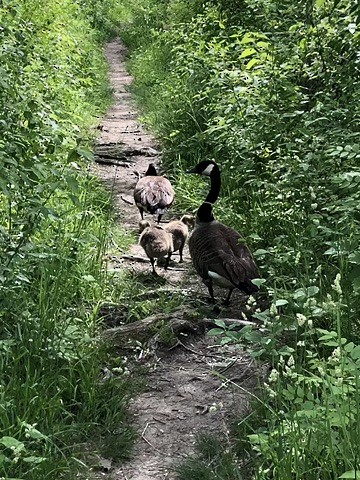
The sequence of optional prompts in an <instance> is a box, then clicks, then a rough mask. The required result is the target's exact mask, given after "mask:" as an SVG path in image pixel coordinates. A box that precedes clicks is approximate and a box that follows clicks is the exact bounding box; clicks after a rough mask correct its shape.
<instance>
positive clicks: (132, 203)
mask: <svg viewBox="0 0 360 480" xmlns="http://www.w3.org/2000/svg"><path fill="white" fill-rule="evenodd" d="M120 198H121V200H122V201H123V202H125V203H127V204H128V205H134V202H132V201H131V200H127V199H126V198H125V197H124V196H123V195H120Z"/></svg>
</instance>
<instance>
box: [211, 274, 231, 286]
mask: <svg viewBox="0 0 360 480" xmlns="http://www.w3.org/2000/svg"><path fill="white" fill-rule="evenodd" d="M208 275H209V277H210V278H211V280H212V281H213V282H214V283H215V285H217V286H218V287H222V288H232V287H234V285H233V284H232V283H231V282H230V280H228V279H227V278H225V277H222V276H221V275H219V274H218V273H215V272H212V271H211V270H209V271H208Z"/></svg>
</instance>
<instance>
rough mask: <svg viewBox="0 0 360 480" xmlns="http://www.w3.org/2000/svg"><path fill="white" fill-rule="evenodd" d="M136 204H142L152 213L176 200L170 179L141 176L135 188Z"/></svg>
mask: <svg viewBox="0 0 360 480" xmlns="http://www.w3.org/2000/svg"><path fill="white" fill-rule="evenodd" d="M134 199H135V202H136V204H140V205H142V206H143V207H144V208H145V209H146V210H148V211H149V212H150V213H152V212H155V211H156V210H157V209H165V208H168V207H170V206H171V205H172V203H173V201H174V190H173V188H172V186H171V183H170V182H169V180H168V179H166V178H163V177H151V176H147V177H144V178H141V179H140V180H139V181H138V183H137V184H136V187H135V190H134Z"/></svg>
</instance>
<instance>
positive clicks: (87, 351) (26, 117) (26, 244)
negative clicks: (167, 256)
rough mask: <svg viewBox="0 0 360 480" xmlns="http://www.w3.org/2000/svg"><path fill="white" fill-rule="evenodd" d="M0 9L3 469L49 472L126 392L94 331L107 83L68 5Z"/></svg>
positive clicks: (82, 22) (96, 47)
mask: <svg viewBox="0 0 360 480" xmlns="http://www.w3.org/2000/svg"><path fill="white" fill-rule="evenodd" d="M0 19H1V29H0V58H1V62H0V63H1V67H0V70H1V72H0V73H1V74H0V131H1V135H0V138H1V140H0V331H1V341H0V357H1V360H0V379H1V389H0V410H1V412H2V414H1V421H0V423H1V425H0V429H1V432H2V434H1V438H0V476H1V477H4V478H15V477H16V478H25V476H26V478H27V479H29V480H31V479H37V480H38V479H45V478H51V479H53V478H59V477H60V476H63V475H64V474H65V473H66V472H68V471H69V469H71V468H73V467H75V466H76V465H78V464H77V462H76V455H77V454H78V452H74V448H73V445H74V444H76V443H77V442H78V441H80V440H82V441H83V439H84V436H85V435H86V434H89V432H90V431H92V432H94V431H96V428H97V426H98V425H101V428H102V430H103V434H104V432H106V431H107V429H108V428H109V427H110V426H111V427H112V426H113V424H117V425H119V424H120V423H122V424H123V425H124V418H125V404H126V398H127V395H128V392H130V390H129V386H128V380H127V379H126V378H123V376H122V375H119V376H118V377H116V378H114V379H113V380H112V381H109V382H103V383H101V382H100V379H101V371H100V368H101V363H102V361H104V358H106V352H105V351H103V349H102V348H101V345H100V343H99V341H98V340H97V339H96V332H97V322H98V320H97V318H98V303H99V302H100V301H101V300H102V298H103V290H104V287H105V286H106V285H107V281H108V280H107V275H106V273H105V271H104V270H103V268H102V258H103V255H104V252H105V249H106V245H107V241H108V234H109V231H108V224H109V218H110V216H111V211H110V207H109V198H108V196H107V194H105V193H104V191H103V190H102V189H101V188H100V187H99V185H98V183H97V181H96V180H95V179H94V178H92V177H91V176H90V175H89V174H88V173H87V170H88V165H89V160H91V159H92V155H91V153H90V151H89V140H90V139H91V135H90V133H89V130H90V126H92V125H93V124H94V122H95V116H96V115H99V113H101V111H102V109H104V108H106V106H107V105H108V104H109V101H110V100H109V95H108V93H109V86H108V83H107V80H106V77H105V74H106V66H105V62H104V59H103V56H102V52H101V45H100V44H99V43H98V42H97V38H98V35H97V33H96V32H95V30H93V29H92V28H91V23H94V22H93V19H92V18H90V17H89V16H87V15H86V14H85V13H84V12H83V11H82V7H80V5H79V4H78V3H77V2H73V1H70V0H61V1H50V2H47V3H46V8H44V5H43V3H42V2H39V1H32V2H17V1H12V0H9V1H6V2H3V3H2V5H1V7H0ZM95 23H96V22H95ZM112 399H116V405H115V402H114V401H113V400H112ZM122 432H123V435H124V438H125V437H126V436H127V431H126V427H125V426H124V427H123V429H122ZM81 454H83V452H81ZM79 455H80V453H79Z"/></svg>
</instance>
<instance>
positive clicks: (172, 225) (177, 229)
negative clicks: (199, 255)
mask: <svg viewBox="0 0 360 480" xmlns="http://www.w3.org/2000/svg"><path fill="white" fill-rule="evenodd" d="M193 226H194V217H193V216H191V215H183V216H182V217H181V218H180V220H172V221H171V222H169V223H168V224H167V225H165V227H164V228H165V230H166V231H167V232H169V233H171V235H172V239H173V247H174V250H173V251H174V252H177V251H178V250H179V255H180V261H179V263H182V262H183V250H184V246H185V242H186V239H187V237H188V235H189V228H191V227H193Z"/></svg>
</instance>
